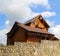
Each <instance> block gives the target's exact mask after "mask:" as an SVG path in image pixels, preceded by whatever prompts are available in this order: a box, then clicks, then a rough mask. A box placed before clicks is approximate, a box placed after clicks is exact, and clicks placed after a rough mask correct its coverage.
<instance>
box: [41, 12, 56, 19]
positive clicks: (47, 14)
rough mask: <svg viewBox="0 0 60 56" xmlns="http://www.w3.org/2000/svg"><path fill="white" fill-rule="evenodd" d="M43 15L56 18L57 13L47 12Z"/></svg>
mask: <svg viewBox="0 0 60 56" xmlns="http://www.w3.org/2000/svg"><path fill="white" fill-rule="evenodd" d="M41 15H43V16H44V17H47V18H48V17H51V16H56V13H55V11H53V12H50V11H45V12H42V13H41Z"/></svg>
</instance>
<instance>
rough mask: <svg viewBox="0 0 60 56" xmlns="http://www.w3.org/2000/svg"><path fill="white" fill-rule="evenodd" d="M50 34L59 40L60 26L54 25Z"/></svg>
mask: <svg viewBox="0 0 60 56" xmlns="http://www.w3.org/2000/svg"><path fill="white" fill-rule="evenodd" d="M50 32H51V33H54V34H55V36H56V37H57V38H59V39H60V25H56V26H54V27H51V29H50Z"/></svg>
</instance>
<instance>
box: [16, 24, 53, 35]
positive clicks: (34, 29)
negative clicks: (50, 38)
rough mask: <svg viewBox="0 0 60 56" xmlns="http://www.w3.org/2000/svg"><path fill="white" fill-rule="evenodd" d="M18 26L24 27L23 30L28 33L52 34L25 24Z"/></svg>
mask: <svg viewBox="0 0 60 56" xmlns="http://www.w3.org/2000/svg"><path fill="white" fill-rule="evenodd" d="M17 25H18V26H20V27H22V28H24V29H25V30H27V31H32V32H38V33H45V34H51V33H49V32H47V31H45V30H41V29H40V28H32V27H30V26H26V25H24V24H19V23H18V24H17ZM52 35H53V34H52Z"/></svg>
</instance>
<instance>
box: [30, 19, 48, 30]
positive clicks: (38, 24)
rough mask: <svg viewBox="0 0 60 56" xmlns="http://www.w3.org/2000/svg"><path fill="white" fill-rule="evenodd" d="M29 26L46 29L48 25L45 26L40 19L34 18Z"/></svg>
mask: <svg viewBox="0 0 60 56" xmlns="http://www.w3.org/2000/svg"><path fill="white" fill-rule="evenodd" d="M30 27H32V28H35V27H36V28H40V29H42V30H45V31H48V27H46V26H45V24H44V22H42V21H41V20H40V19H35V20H34V21H33V22H31V23H30Z"/></svg>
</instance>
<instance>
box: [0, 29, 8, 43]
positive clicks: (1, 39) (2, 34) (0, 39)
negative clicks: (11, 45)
mask: <svg viewBox="0 0 60 56" xmlns="http://www.w3.org/2000/svg"><path fill="white" fill-rule="evenodd" d="M7 32H8V29H3V30H1V31H0V44H6V33H7Z"/></svg>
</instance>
